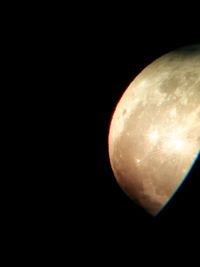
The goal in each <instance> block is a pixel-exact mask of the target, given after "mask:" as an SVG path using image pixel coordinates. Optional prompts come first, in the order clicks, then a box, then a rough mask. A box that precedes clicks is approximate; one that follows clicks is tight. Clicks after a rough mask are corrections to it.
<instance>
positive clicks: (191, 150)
mask: <svg viewBox="0 0 200 267" xmlns="http://www.w3.org/2000/svg"><path fill="white" fill-rule="evenodd" d="M199 73H200V45H196V46H192V47H189V48H183V49H180V50H178V51H175V52H171V53H169V54H167V55H164V56H163V57H161V58H160V59H158V60H156V61H155V62H153V63H152V64H150V65H149V66H148V67H147V68H145V69H144V70H143V71H142V72H141V73H140V74H139V75H138V76H137V77H136V79H135V80H134V81H133V82H132V83H131V84H130V86H129V87H128V88H127V90H126V91H125V93H124V94H123V96H122V98H121V99H120V101H119V103H118V105H117V107H116V110H115V112H114V115H113V118H112V121H111V126H110V131H109V156H110V161H111V166H112V169H113V172H114V174H115V177H116V179H117V181H118V183H119V184H120V185H121V187H122V188H123V190H124V191H125V192H126V193H127V194H128V195H129V196H130V197H132V198H133V199H136V200H137V202H139V203H140V204H141V205H142V206H143V207H144V208H145V209H146V210H147V211H149V212H150V213H151V214H157V213H158V212H159V211H160V210H161V209H162V207H164V206H165V204H166V203H167V202H168V201H169V199H170V197H171V196H172V195H173V194H174V192H175V191H176V190H177V188H178V186H179V185H180V184H181V183H182V181H183V180H184V178H185V176H186V174H187V172H188V171H189V169H190V167H191V165H192V163H193V162H194V159H195V157H196V155H197V154H198V153H199V148H200V75H199Z"/></svg>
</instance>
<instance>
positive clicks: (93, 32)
mask: <svg viewBox="0 0 200 267" xmlns="http://www.w3.org/2000/svg"><path fill="white" fill-rule="evenodd" d="M17 5H18V4H17ZM183 5H184V4H183V3H181V6H178V8H175V5H174V4H170V3H163V2H162V3H161V4H160V6H158V4H156V5H153V4H152V3H149V4H148V3H141V5H139V4H136V3H132V5H130V6H126V5H125V4H124V5H123V6H121V5H119V4H117V3H113V4H110V5H108V4H107V3H106V4H101V3H93V4H92V3H85V2H84V3H82V4H80V3H74V7H72V8H71V7H69V6H65V7H62V6H59V7H57V8H55V7H54V5H53V4H50V3H49V4H48V5H45V6H44V7H42V6H41V7H40V6H35V9H34V8H33V7H31V8H30V9H28V8H27V9H26V11H24V6H22V7H20V6H19V7H18V8H19V9H20V12H21V13H18V12H16V9H15V7H14V6H13V14H12V13H11V7H9V8H8V14H9V16H10V17H11V18H12V19H10V20H9V19H7V20H6V19H5V20H4V24H5V25H8V29H7V28H6V27H4V30H5V32H6V37H5V38H4V42H5V47H6V49H7V50H6V49H5V50H3V53H4V54H5V56H6V64H5V65H4V71H6V73H7V75H8V76H6V83H7V87H6V90H5V93H7V94H8V97H7V102H6V101H4V98H2V99H3V100H2V101H4V102H5V105H6V109H5V113H9V116H10V118H9V119H6V121H7V123H8V125H9V127H10V126H11V129H10V128H9V127H6V130H7V131H8V134H7V133H6V135H7V136H8V138H9V140H8V143H9V145H10V147H11V149H10V150H9V149H7V153H8V154H9V156H11V158H12V161H13V162H14V163H10V162H9V161H8V165H9V166H8V167H7V166H6V167H7V170H10V171H11V172H14V174H11V173H8V176H10V177H11V180H10V179H5V180H6V181H8V187H7V188H8V189H7V191H6V190H5V194H6V197H5V198H4V204H5V205H4V206H5V207H6V203H9V205H8V208H7V207H6V210H7V213H8V216H6V217H5V218H6V220H7V221H8V228H9V229H8V232H6V234H7V233H10V235H11V236H12V238H11V239H9V238H7V241H8V242H9V243H12V242H14V243H12V244H14V249H16V248H18V247H19V246H18V245H19V243H20V242H21V243H23V246H24V247H26V249H27V250H29V251H31V252H32V253H33V258H34V257H35V253H36V254H37V250H39V251H40V253H41V255H46V254H45V253H44V251H45V250H46V251H47V255H48V253H49V251H50V250H53V251H54V250H56V249H57V250H58V251H59V253H61V254H62V253H63V254H64V255H66V257H69V256H70V255H71V256H72V259H73V261H76V260H82V259H84V258H85V257H86V258H87V259H91V258H92V257H95V260H96V261H95V262H94V263H93V264H92V266H96V265H97V264H96V262H97V263H99V260H100V259H103V258H105V257H103V256H105V255H110V254H111V251H113V250H114V255H113V256H114V258H115V259H116V258H117V259H118V257H119V256H120V255H121V253H122V250H125V252H126V253H127V255H126V256H127V257H128V256H131V257H132V259H133V263H134V261H135V259H136V258H139V260H140V262H141V261H142V260H143V258H146V257H147V254H150V255H149V256H151V257H149V256H148V257H147V259H148V260H149V261H150V258H152V259H153V260H155V259H156V258H157V256H158V255H160V254H161V256H163V257H164V258H163V259H164V260H162V262H161V263H163V261H165V260H166V259H167V258H170V259H171V258H172V256H174V255H175V254H177V251H179V253H178V256H179V255H180V257H184V256H185V255H187V253H188V249H189V248H192V249H191V250H194V249H195V247H196V245H195V244H196V243H195V242H196V241H198V240H199V219H198V212H199V199H198V195H199V182H198V178H199V161H198V162H197V164H196V165H195V166H194V168H193V169H192V171H191V173H190V178H189V179H187V180H186V181H185V183H184V185H183V186H182V187H181V189H180V191H179V192H178V193H177V194H176V195H175V197H174V198H173V199H172V201H171V202H170V203H169V205H168V206H167V207H166V208H165V209H164V210H163V212H161V213H160V214H159V215H158V216H157V217H155V218H154V217H152V216H150V215H149V214H147V213H146V212H145V211H144V210H143V209H142V208H141V207H139V206H137V205H136V204H134V203H133V202H132V201H131V200H130V199H129V198H128V197H127V196H126V195H125V194H124V193H123V192H122V190H121V189H120V187H119V186H118V185H117V183H116V180H115V178H114V175H113V173H112V170H111V166H110V163H109V158H108V143H107V139H108V130H109V125H110V121H111V117H112V114H113V111H114V108H115V107H116V104H117V102H118V101H119V98H120V97H121V95H122V93H123V92H124V90H125V89H126V88H127V86H128V85H129V83H130V82H131V81H132V80H133V78H134V77H135V76H136V75H137V74H138V73H139V72H140V71H141V70H142V69H143V68H144V67H146V66H147V65H148V64H149V63H151V62H152V61H154V60H155V59H156V58H158V57H159V56H161V55H163V54H164V53H166V52H169V51H171V50H173V49H176V48H178V47H180V46H183V45H188V44H192V43H196V42H199V41H200V38H199V21H198V19H199V14H198V13H197V14H196V12H195V10H196V11H197V12H198V10H199V8H198V7H195V6H194V5H191V4H190V3H188V4H187V5H186V6H184V7H183ZM14 15H15V16H14ZM6 16H7V15H6ZM9 16H7V18H9ZM7 70H9V71H7ZM11 89H12V90H11ZM10 107H11V108H10ZM6 145H7V143H6ZM4 158H5V159H7V158H6V157H5V156H4ZM160 171H162V170H160ZM11 188H12V190H11ZM3 190H4V188H3ZM9 216H10V217H11V218H10V217H9ZM22 233H23V237H24V239H23V238H22ZM15 235H16V236H17V237H16V238H15ZM10 240H11V241H12V242H11V241H10ZM13 240H14V241H13ZM195 240H196V241H195ZM29 243H31V244H32V247H33V248H34V249H33V250H32V249H30V248H29V246H28V245H27V244H29ZM128 247H129V249H130V250H131V253H129V252H128V250H126V249H127V248H128ZM16 251H17V250H16ZM35 251H36V252H35ZM71 251H73V253H71ZM147 252H148V253H147ZM21 253H22V254H23V256H24V254H25V253H24V248H23V249H21ZM166 253H167V255H168V256H169V257H168V256H166ZM52 255H53V253H52ZM80 255H81V256H80ZM183 255H184V256H183ZM126 256H125V257H124V259H125V258H126ZM48 257H49V258H51V257H50V256H49V255H48ZM58 258H59V257H56V260H57V259H58ZM193 258H194V257H193ZM31 259H32V257H31ZM45 260H46V258H45ZM104 263H105V262H104ZM104 263H103V264H101V265H103V266H104V265H105V264H104ZM131 264H132V263H131ZM149 264H150V263H149ZM190 265H192V264H191V262H190Z"/></svg>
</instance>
